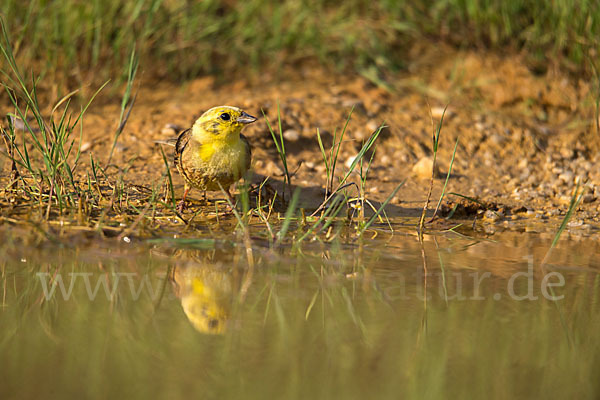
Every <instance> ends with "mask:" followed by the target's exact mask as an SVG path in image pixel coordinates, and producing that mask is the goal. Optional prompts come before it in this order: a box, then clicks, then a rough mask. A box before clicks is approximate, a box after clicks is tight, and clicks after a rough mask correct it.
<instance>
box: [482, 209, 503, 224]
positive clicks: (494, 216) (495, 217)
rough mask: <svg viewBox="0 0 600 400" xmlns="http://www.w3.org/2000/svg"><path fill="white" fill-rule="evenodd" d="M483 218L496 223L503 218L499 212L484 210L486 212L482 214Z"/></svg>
mask: <svg viewBox="0 0 600 400" xmlns="http://www.w3.org/2000/svg"><path fill="white" fill-rule="evenodd" d="M483 218H484V219H487V220H489V221H492V222H497V221H500V220H501V219H502V218H504V215H503V214H502V212H500V211H498V212H494V211H492V210H486V212H485V213H484V214H483Z"/></svg>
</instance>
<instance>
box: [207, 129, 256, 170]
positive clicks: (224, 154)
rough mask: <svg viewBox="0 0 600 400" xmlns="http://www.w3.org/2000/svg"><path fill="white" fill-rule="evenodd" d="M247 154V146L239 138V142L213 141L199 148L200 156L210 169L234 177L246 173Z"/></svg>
mask: <svg viewBox="0 0 600 400" xmlns="http://www.w3.org/2000/svg"><path fill="white" fill-rule="evenodd" d="M246 153H247V149H246V146H245V144H244V142H243V141H242V140H241V139H239V137H238V138H237V140H235V141H231V142H230V141H213V142H210V143H204V144H202V146H200V147H199V148H198V156H199V157H200V159H202V161H204V162H205V163H206V164H207V165H208V166H210V167H209V168H210V169H212V170H215V171H223V172H229V173H231V174H233V175H237V174H239V173H240V172H243V171H244V169H245V165H246V157H247V154H246ZM238 171H239V172H238Z"/></svg>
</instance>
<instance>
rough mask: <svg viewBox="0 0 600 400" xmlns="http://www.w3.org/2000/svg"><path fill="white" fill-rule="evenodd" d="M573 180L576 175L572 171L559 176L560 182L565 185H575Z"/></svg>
mask: <svg viewBox="0 0 600 400" xmlns="http://www.w3.org/2000/svg"><path fill="white" fill-rule="evenodd" d="M573 178H574V175H573V173H572V172H571V171H565V172H563V173H562V174H560V175H558V180H560V181H563V182H564V183H573Z"/></svg>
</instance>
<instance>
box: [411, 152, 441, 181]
mask: <svg viewBox="0 0 600 400" xmlns="http://www.w3.org/2000/svg"><path fill="white" fill-rule="evenodd" d="M432 170H433V158H431V157H423V158H421V159H420V160H419V161H417V163H416V164H415V165H414V166H413V168H412V172H413V174H414V175H415V176H416V177H417V178H419V179H428V178H431V172H432ZM438 175H439V170H438V169H437V166H436V170H435V176H438Z"/></svg>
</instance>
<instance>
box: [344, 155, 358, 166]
mask: <svg viewBox="0 0 600 400" xmlns="http://www.w3.org/2000/svg"><path fill="white" fill-rule="evenodd" d="M355 159H356V156H350V157H348V159H347V160H346V162H345V163H344V165H345V166H346V168H350V167H351V166H352V163H353V162H354V160H355Z"/></svg>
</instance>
